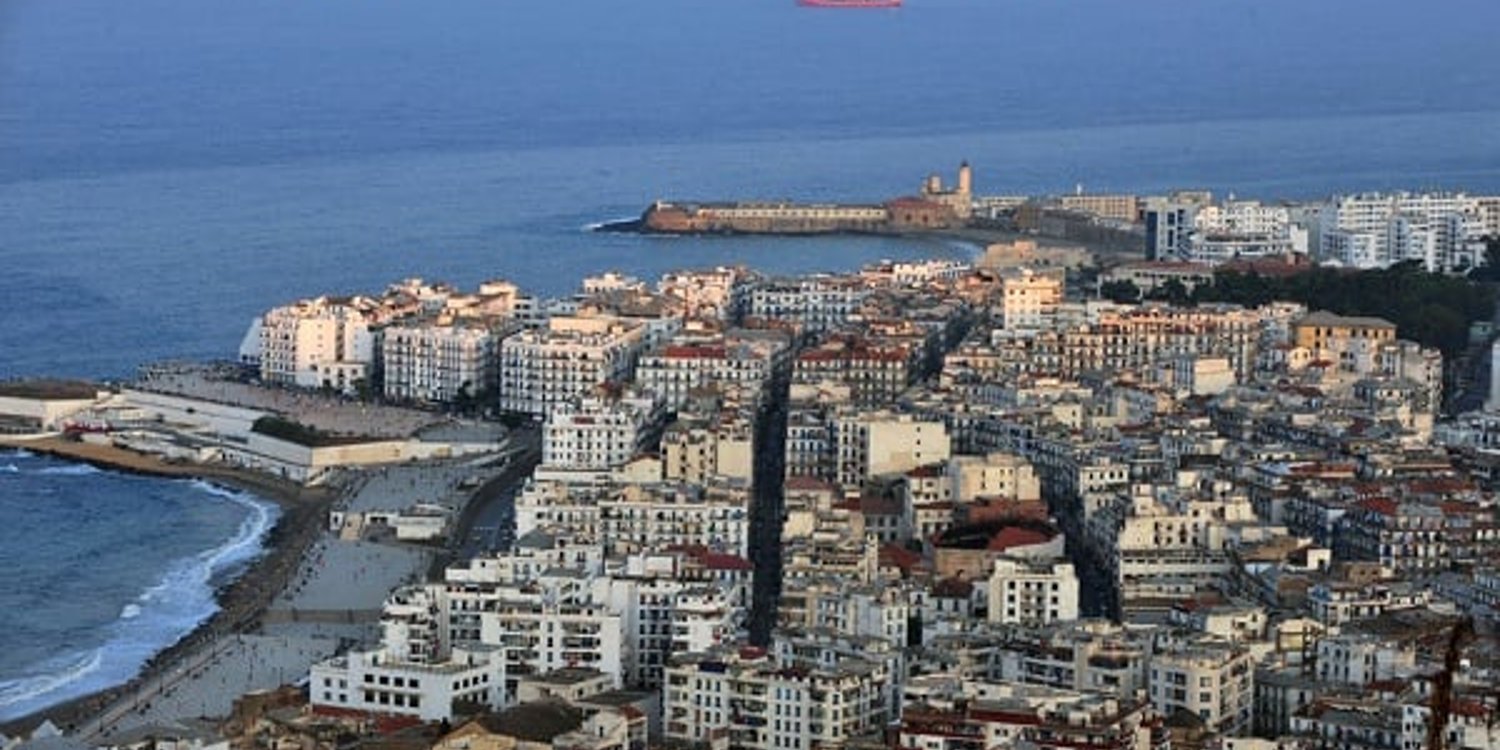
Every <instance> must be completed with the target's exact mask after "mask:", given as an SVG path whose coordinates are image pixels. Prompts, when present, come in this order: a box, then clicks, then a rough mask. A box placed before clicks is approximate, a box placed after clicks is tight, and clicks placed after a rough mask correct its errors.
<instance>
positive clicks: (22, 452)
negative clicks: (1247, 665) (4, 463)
mask: <svg viewBox="0 0 1500 750" xmlns="http://www.w3.org/2000/svg"><path fill="white" fill-rule="evenodd" d="M0 456H10V457H11V458H35V457H36V454H35V453H32V452H31V451H29V450H26V449H25V448H16V449H15V450H4V451H0Z"/></svg>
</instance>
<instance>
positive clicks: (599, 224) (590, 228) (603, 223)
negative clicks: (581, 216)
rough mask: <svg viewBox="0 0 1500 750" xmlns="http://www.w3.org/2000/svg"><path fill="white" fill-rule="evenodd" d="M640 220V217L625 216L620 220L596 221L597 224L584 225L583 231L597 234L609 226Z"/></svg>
mask: <svg viewBox="0 0 1500 750" xmlns="http://www.w3.org/2000/svg"><path fill="white" fill-rule="evenodd" d="M640 218H641V217H639V216H625V217H622V218H619V219H607V220H605V221H596V222H593V223H590V224H584V225H583V231H585V232H597V231H599V230H600V229H603V228H605V227H607V226H609V225H611V224H624V223H625V222H627V221H639V220H640Z"/></svg>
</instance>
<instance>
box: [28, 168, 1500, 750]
mask: <svg viewBox="0 0 1500 750" xmlns="http://www.w3.org/2000/svg"><path fill="white" fill-rule="evenodd" d="M961 186H962V189H963V190H964V196H963V197H964V198H966V199H967V198H969V197H970V196H968V194H967V191H968V189H969V188H968V183H967V178H965V179H964V180H963V181H961ZM936 192H937V191H936V190H934V194H936ZM945 195H946V194H945ZM945 199H946V200H949V201H950V203H933V204H931V205H928V206H926V207H925V208H924V209H923V210H930V211H932V212H937V213H941V212H942V211H944V210H947V211H952V212H953V213H954V216H953V217H951V218H953V220H954V223H955V224H965V223H968V224H970V225H971V226H974V225H982V226H983V228H984V229H986V230H992V231H1002V230H1003V231H1005V232H1009V233H1012V236H1014V237H1020V239H1012V240H1010V241H1006V242H996V243H993V244H990V245H989V246H988V247H986V248H985V249H984V250H983V251H982V252H980V253H978V254H977V255H976V257H975V258H974V259H973V260H972V262H965V261H957V260H929V261H911V262H886V263H880V264H875V265H871V266H869V267H866V268H864V269H862V270H860V271H858V272H853V273H825V274H814V275H804V276H769V275H764V274H761V273H758V272H756V271H754V270H752V269H749V268H745V267H720V268H713V269H706V270H683V271H677V272H672V273H669V274H666V275H664V276H662V277H661V278H660V279H657V280H655V281H643V280H640V279H636V278H633V277H631V276H629V275H625V274H620V273H605V274H601V275H597V276H592V277H589V278H586V279H583V280H582V284H581V288H580V289H579V290H578V292H577V293H576V294H575V295H573V296H571V297H567V298H560V299H543V298H538V297H536V296H533V295H532V294H529V293H528V292H527V291H526V290H524V289H522V288H519V287H518V286H517V285H515V284H512V283H509V282H507V281H504V280H500V279H497V280H493V281H489V282H485V283H482V284H480V285H479V286H478V287H477V289H474V290H472V291H464V290H461V289H458V288H455V287H454V286H451V285H448V284H444V283H436V282H427V281H423V280H420V279H408V280H403V281H400V282H397V283H394V284H392V285H390V286H389V287H388V288H386V289H385V290H383V291H378V292H374V293H371V294H368V295H355V296H320V297H316V298H310V299H302V300H296V301H288V303H287V304H284V305H281V306H278V307H275V308H273V309H270V310H267V311H265V312H264V314H262V315H260V316H258V317H257V318H256V319H255V320H254V321H253V322H252V323H251V325H250V327H249V329H248V331H247V333H246V335H245V338H244V340H243V342H242V343H241V345H240V347H239V357H238V361H235V362H224V363H214V364H200V363H161V364H156V365H152V366H149V367H146V368H143V370H142V372H141V374H140V376H139V377H138V378H137V379H135V380H133V381H131V382H128V383H115V384H103V385H94V384H86V383H74V382H47V381H37V382H27V381H17V382H12V383H6V384H3V385H0V417H3V423H0V426H3V432H4V433H6V437H5V444H6V445H9V446H11V447H13V448H24V449H25V450H27V451H28V452H35V453H45V454H52V455H57V456H61V457H66V458H70V459H74V460H82V461H88V462H92V463H96V464H99V465H103V466H110V467H114V468H117V469H125V470H131V471H141V472H146V473H160V474H171V475H187V476H198V477H203V478H206V479H209V480H211V481H214V482H219V483H222V484H224V485H226V486H228V487H232V488H237V489H241V490H246V491H249V492H251V493H254V494H256V495H258V496H260V497H262V498H264V499H267V500H272V501H274V502H275V503H276V504H277V505H278V506H279V508H280V516H279V521H278V522H277V524H276V526H275V529H274V530H273V531H271V533H270V535H269V536H268V537H267V544H268V545H269V550H268V551H267V552H266V553H265V554H264V555H263V556H262V557H261V558H260V559H259V560H257V561H256V562H254V563H253V564H251V565H250V566H249V568H248V571H247V572H244V573H243V575H241V576H240V577H239V578H238V579H237V580H236V581H235V582H234V583H233V584H228V583H226V584H225V585H224V586H223V587H221V588H220V606H221V611H220V612H219V614H217V615H215V616H214V617H213V618H212V619H210V620H209V621H208V622H206V623H204V624H203V625H202V626H201V627H200V628H199V629H198V630H197V631H195V632H194V633H193V634H192V635H190V636H188V637H186V638H185V639H184V640H183V641H182V642H179V643H178V644H177V645H175V646H173V647H172V649H170V650H169V651H168V652H166V653H164V654H161V655H159V656H158V657H156V658H153V659H152V660H151V661H150V662H149V663H147V664H146V665H145V668H144V671H143V672H142V673H141V675H140V676H138V677H137V678H136V679H134V680H131V681H130V682H129V683H127V684H125V685H122V686H119V687H117V688H113V689H110V690H107V691H105V692H104V693H101V694H98V695H94V696H85V697H80V698H78V699H76V700H72V701H69V702H67V703H64V704H62V705H60V706H55V707H52V708H50V709H48V710H46V711H43V712H40V713H37V714H34V715H33V716H32V717H30V718H28V719H26V720H22V721H19V722H13V723H12V725H10V728H9V731H11V732H12V733H14V734H15V735H16V738H15V739H6V738H5V737H4V736H3V735H0V747H4V748H5V749H6V750H31V748H37V749H38V750H72V749H75V748H89V747H109V748H132V749H136V748H153V749H155V748H175V749H180V750H188V749H191V748H221V747H225V748H227V747H233V748H243V749H248V748H300V749H303V750H323V749H324V748H328V749H329V750H333V749H334V748H338V749H340V750H342V749H343V748H352V747H367V748H381V749H386V748H401V749H406V748H410V749H411V750H428V749H429V748H433V749H436V750H483V749H486V748H490V749H494V750H501V749H503V748H555V749H556V750H614V749H620V750H625V749H635V748H646V747H663V748H766V749H768V750H770V749H784V748H798V749H804V750H811V749H812V748H910V749H911V750H969V749H974V750H979V749H984V748H997V747H1007V748H1008V747H1016V748H1037V749H1055V750H1064V749H1077V748H1095V749H1097V750H1166V749H1167V748H1213V749H1215V750H1291V749H1293V748H1307V749H1312V748H1319V749H1323V748H1327V749H1331V750H1418V749H1419V748H1431V750H1440V748H1449V749H1451V750H1459V749H1472V750H1493V749H1494V748H1497V747H1500V729H1497V728H1496V727H1495V723H1496V719H1497V718H1500V691H1497V689H1496V685H1497V684H1500V663H1497V662H1496V660H1495V653H1496V650H1495V649H1494V645H1495V637H1496V634H1497V630H1496V626H1497V624H1500V507H1497V505H1496V501H1495V494H1494V493H1495V483H1496V475H1495V470H1496V468H1497V467H1500V460H1497V458H1496V454H1495V453H1494V452H1493V451H1494V448H1495V446H1496V445H1497V443H1500V368H1496V367H1493V366H1491V363H1490V360H1491V343H1492V342H1493V341H1494V333H1495V331H1494V324H1495V319H1496V315H1495V312H1494V303H1495V299H1494V295H1493V292H1491V291H1489V290H1488V287H1485V286H1484V284H1485V283H1486V282H1484V281H1482V280H1481V279H1484V278H1485V274H1486V273H1487V270H1488V269H1487V261H1488V257H1489V256H1488V255H1487V252H1488V250H1487V248H1491V247H1492V244H1490V243H1493V242H1495V240H1496V238H1500V198H1496V197H1476V196H1467V195H1463V194H1448V193H1442V194H1439V193H1422V194H1405V193H1403V194H1385V195H1376V194H1365V195H1356V196H1343V197H1335V198H1332V199H1330V200H1328V201H1322V202H1308V203H1300V204H1263V203H1260V202H1256V201H1246V200H1236V199H1233V198H1231V199H1228V200H1216V199H1215V198H1214V196H1212V195H1209V194H1207V193H1203V192H1181V193H1175V194H1172V195H1167V196H1153V197H1137V196H1133V195H1086V194H1082V193H1081V192H1080V193H1079V194H1076V195H1068V196H1057V197H1052V198H1046V199H1031V198H1007V197H988V198H986V197H978V196H975V197H972V202H966V203H965V204H964V205H963V206H961V207H956V206H955V205H952V204H951V197H950V198H945ZM907 200H912V201H916V200H920V199H907ZM960 214H961V215H960ZM948 228H949V227H948V226H946V225H944V226H943V229H948ZM1397 273H1399V274H1406V275H1405V276H1402V277H1401V278H1402V279H1405V281H1402V282H1400V283H1402V284H1404V285H1405V286H1404V287H1403V288H1412V289H1415V288H1417V287H1418V286H1419V285H1422V284H1428V285H1432V288H1433V289H1436V290H1439V291H1438V292H1436V293H1435V294H1436V295H1438V296H1441V297H1442V299H1432V300H1426V301H1422V302H1421V305H1422V306H1421V307H1420V310H1419V311H1418V312H1415V313H1410V315H1408V313H1409V312H1410V311H1408V310H1406V309H1405V308H1403V307H1402V304H1403V302H1402V300H1401V299H1399V297H1400V296H1401V295H1398V294H1394V295H1391V296H1389V297H1382V296H1379V295H1375V294H1366V295H1363V296H1362V297H1360V298H1359V299H1358V300H1357V304H1359V305H1362V306H1366V308H1367V309H1358V310H1352V309H1344V308H1345V307H1347V304H1349V303H1346V301H1343V300H1338V299H1335V298H1333V297H1331V296H1322V297H1318V296H1317V295H1308V296H1310V297H1313V298H1311V299H1299V298H1296V297H1295V296H1293V295H1292V294H1291V290H1295V289H1299V288H1302V287H1297V286H1296V284H1297V283H1298V282H1297V281H1296V280H1297V279H1310V278H1322V277H1321V276H1319V275H1330V276H1328V278H1336V279H1339V280H1342V281H1340V282H1339V283H1347V284H1360V283H1371V284H1373V283H1377V281H1378V280H1379V279H1383V278H1385V277H1383V276H1379V274H1397ZM1466 275H1467V278H1466ZM1247 279H1248V280H1253V282H1254V284H1253V286H1254V289H1255V290H1256V291H1255V293H1254V294H1253V295H1252V294H1251V293H1250V292H1248V291H1246V290H1247V289H1250V288H1251V286H1252V285H1251V284H1250V283H1248V282H1247V281H1246V280H1247ZM1365 279H1374V280H1376V281H1363V280H1365ZM1381 283H1383V282H1381ZM1278 284H1279V286H1278ZM1444 285H1446V286H1444ZM1306 288H1308V289H1311V288H1314V287H1313V286H1310V285H1308V286H1306ZM1281 294H1286V295H1287V296H1284V297H1279V296H1278V295H1281ZM1465 295H1475V296H1474V298H1473V299H1472V300H1471V299H1467V298H1466V297H1465ZM1444 305H1448V306H1444ZM1382 313H1383V315H1384V316H1388V317H1384V316H1383V315H1382ZM1441 316H1448V317H1451V318H1452V320H1451V321H1448V323H1449V324H1448V325H1446V326H1443V325H1438V324H1437V323H1436V322H1434V319H1435V318H1436V317H1441ZM1421 321H1426V322H1421ZM1453 330H1457V331H1458V334H1457V335H1456V337H1455V335H1454V334H1453ZM1494 351H1495V352H1496V353H1497V354H1500V346H1497V347H1495V349H1494Z"/></svg>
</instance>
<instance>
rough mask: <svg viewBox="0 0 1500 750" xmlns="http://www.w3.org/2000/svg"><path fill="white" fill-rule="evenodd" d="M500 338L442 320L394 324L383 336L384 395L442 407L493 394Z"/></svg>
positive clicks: (382, 368) (489, 332)
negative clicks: (464, 397)
mask: <svg viewBox="0 0 1500 750" xmlns="http://www.w3.org/2000/svg"><path fill="white" fill-rule="evenodd" d="M497 344H498V338H497V337H496V335H495V334H494V333H493V332H492V331H490V330H489V329H488V328H484V327H478V326H464V325H452V324H451V323H450V324H445V323H444V322H443V321H432V322H416V321H413V322H410V323H397V324H395V325H392V326H390V327H387V328H386V329H385V330H384V331H383V332H382V334H381V344H380V359H381V373H382V378H383V380H384V390H385V396H386V398H388V399H395V400H398V401H427V402H433V403H446V402H451V401H454V400H455V399H458V398H460V396H461V395H463V396H466V397H470V398H473V397H477V396H479V395H480V394H482V393H491V392H493V390H494V387H495V365H496V360H497V357H496V349H497Z"/></svg>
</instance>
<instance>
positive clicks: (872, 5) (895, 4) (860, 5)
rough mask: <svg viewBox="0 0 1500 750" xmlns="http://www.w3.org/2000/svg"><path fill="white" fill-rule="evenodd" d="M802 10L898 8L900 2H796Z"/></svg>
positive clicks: (880, 0)
mask: <svg viewBox="0 0 1500 750" xmlns="http://www.w3.org/2000/svg"><path fill="white" fill-rule="evenodd" d="M797 4H798V5H801V6H802V7H804V8H899V7H901V0H797Z"/></svg>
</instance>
